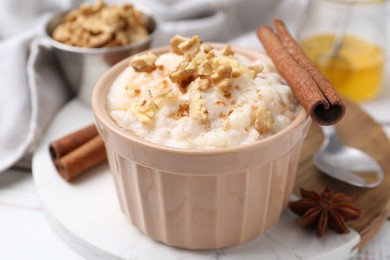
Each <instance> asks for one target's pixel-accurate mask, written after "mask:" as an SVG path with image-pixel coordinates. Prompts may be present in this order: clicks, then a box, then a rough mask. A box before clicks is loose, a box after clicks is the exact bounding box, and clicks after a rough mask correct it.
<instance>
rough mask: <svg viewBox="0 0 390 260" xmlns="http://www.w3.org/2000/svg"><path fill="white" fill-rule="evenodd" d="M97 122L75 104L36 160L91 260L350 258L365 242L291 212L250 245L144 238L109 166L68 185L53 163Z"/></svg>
mask: <svg viewBox="0 0 390 260" xmlns="http://www.w3.org/2000/svg"><path fill="white" fill-rule="evenodd" d="M92 122H93V115H92V112H91V110H90V108H89V107H87V106H85V105H83V104H82V103H80V101H78V100H77V99H74V100H72V101H70V102H69V103H68V104H67V105H66V106H65V107H64V108H63V109H62V110H61V111H60V112H59V113H58V114H57V115H56V117H55V119H54V120H53V121H52V124H51V126H50V127H49V129H48V130H47V132H46V135H45V137H44V138H43V140H42V143H41V144H40V146H39V148H38V149H37V151H36V153H35V154H34V157H33V177H34V181H35V184H36V188H37V190H38V193H39V195H40V198H41V200H42V203H43V206H44V208H45V210H46V213H47V214H46V215H47V217H48V220H49V222H50V224H51V225H52V226H53V228H54V230H55V231H56V232H57V233H58V234H59V235H60V236H61V237H62V238H63V239H64V240H65V241H66V242H67V243H68V244H69V245H70V246H71V247H72V248H73V249H74V250H76V251H77V252H79V253H80V254H81V255H83V256H85V257H86V258H88V259H131V260H136V259H146V260H147V259H159V260H172V259H182V260H195V259H199V260H203V259H205V260H206V259H207V260H208V259H224V260H229V259H231V260H233V259H246V260H250V259H256V260H257V259H267V260H272V259H349V258H351V257H352V256H353V255H354V254H356V250H354V248H355V246H356V245H357V244H358V243H359V241H360V236H359V234H358V233H357V232H355V231H353V230H351V232H350V233H349V234H347V235H337V234H335V233H334V232H332V231H330V232H328V233H327V234H326V235H325V236H324V237H323V238H317V237H316V235H315V232H314V231H313V230H305V229H302V228H301V227H299V226H298V225H297V220H298V217H297V216H295V215H293V214H292V213H291V212H290V211H289V210H286V211H285V212H284V214H283V215H282V217H281V219H280V221H279V223H278V224H277V225H276V226H274V227H273V228H271V229H270V230H269V231H267V232H266V233H265V234H264V235H263V236H261V237H260V238H258V239H255V240H253V241H250V242H248V243H246V244H244V245H241V246H237V247H233V248H228V249H222V250H212V251H191V250H183V249H178V248H174V247H170V246H167V245H164V244H162V243H159V242H156V241H154V240H152V239H150V238H148V237H147V236H145V235H143V234H142V233H141V232H139V231H138V230H137V229H136V228H134V227H133V226H132V225H131V224H130V222H129V221H128V220H127V219H126V218H125V216H124V215H123V214H122V212H121V210H120V207H119V203H118V200H117V198H116V192H115V188H114V184H113V180H112V179H111V176H110V170H109V168H108V164H107V163H103V164H102V165H99V166H97V167H95V168H93V169H92V170H90V171H89V172H88V173H85V174H84V175H83V176H81V177H80V178H78V179H77V180H76V181H75V182H72V183H68V182H66V181H64V180H63V179H62V178H61V177H60V176H59V175H58V173H57V171H56V169H55V168H54V165H53V163H52V161H51V158H50V155H49V150H48V144H49V143H50V142H51V141H53V140H56V139H58V138H59V137H62V136H64V135H66V134H68V133H70V132H72V131H74V130H78V129H80V128H82V127H83V126H86V125H89V124H91V123H92Z"/></svg>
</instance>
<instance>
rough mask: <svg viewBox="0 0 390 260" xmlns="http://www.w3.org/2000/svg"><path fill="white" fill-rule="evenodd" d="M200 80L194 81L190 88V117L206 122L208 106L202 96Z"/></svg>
mask: <svg viewBox="0 0 390 260" xmlns="http://www.w3.org/2000/svg"><path fill="white" fill-rule="evenodd" d="M199 88H200V79H199V78H198V79H196V80H194V81H193V82H192V83H191V84H190V85H189V87H188V89H189V99H190V117H193V118H198V119H200V120H205V119H207V118H208V111H207V108H206V104H205V102H204V100H203V99H202V97H201V94H200V90H199Z"/></svg>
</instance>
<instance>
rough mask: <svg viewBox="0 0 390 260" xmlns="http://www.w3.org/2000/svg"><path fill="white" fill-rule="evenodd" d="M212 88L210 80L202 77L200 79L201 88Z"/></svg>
mask: <svg viewBox="0 0 390 260" xmlns="http://www.w3.org/2000/svg"><path fill="white" fill-rule="evenodd" d="M209 88H210V81H209V80H208V79H200V80H199V89H200V90H207V89H209Z"/></svg>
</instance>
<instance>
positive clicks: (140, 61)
mask: <svg viewBox="0 0 390 260" xmlns="http://www.w3.org/2000/svg"><path fill="white" fill-rule="evenodd" d="M156 60H157V57H156V55H154V54H153V53H151V52H148V53H146V54H138V55H135V56H134V57H133V58H132V59H131V61H130V66H132V67H133V68H134V70H135V71H138V72H151V71H153V70H154V69H155V68H156V64H155V63H156Z"/></svg>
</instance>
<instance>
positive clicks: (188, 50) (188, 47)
mask: <svg viewBox="0 0 390 260" xmlns="http://www.w3.org/2000/svg"><path fill="white" fill-rule="evenodd" d="M200 44H201V42H200V39H199V36H198V35H195V36H193V37H192V38H191V39H188V40H186V41H184V42H182V43H180V44H179V45H178V48H179V49H180V50H181V51H182V52H183V53H184V54H186V55H188V56H190V57H194V56H195V55H196V54H197V53H198V52H199V51H200Z"/></svg>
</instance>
